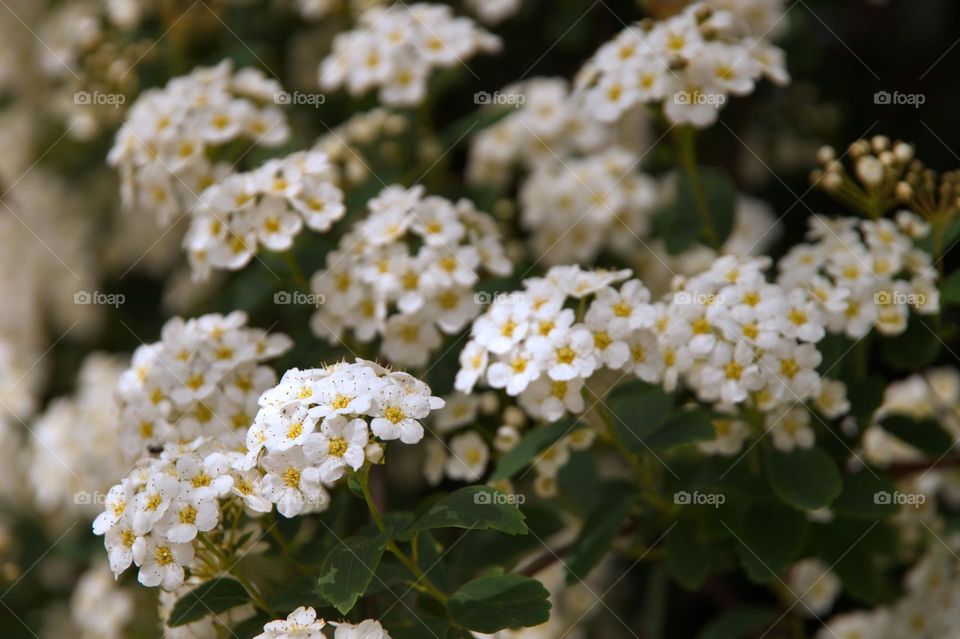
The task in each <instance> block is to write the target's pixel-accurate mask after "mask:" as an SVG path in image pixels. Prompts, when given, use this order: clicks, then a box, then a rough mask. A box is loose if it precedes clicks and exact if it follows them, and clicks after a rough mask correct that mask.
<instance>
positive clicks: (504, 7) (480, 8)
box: [466, 0, 523, 24]
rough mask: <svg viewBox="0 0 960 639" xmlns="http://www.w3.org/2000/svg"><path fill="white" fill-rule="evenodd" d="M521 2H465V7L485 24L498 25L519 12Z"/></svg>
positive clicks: (473, 0)
mask: <svg viewBox="0 0 960 639" xmlns="http://www.w3.org/2000/svg"><path fill="white" fill-rule="evenodd" d="M521 4H523V2H522V0H467V2H466V5H467V7H468V8H469V9H470V11H472V12H473V13H475V14H476V15H477V17H478V18H480V20H482V21H483V22H484V23H486V24H498V23H500V22H503V21H504V20H506V19H507V18H509V17H511V16H513V15H514V14H515V13H517V12H518V11H519V10H520V5H521Z"/></svg>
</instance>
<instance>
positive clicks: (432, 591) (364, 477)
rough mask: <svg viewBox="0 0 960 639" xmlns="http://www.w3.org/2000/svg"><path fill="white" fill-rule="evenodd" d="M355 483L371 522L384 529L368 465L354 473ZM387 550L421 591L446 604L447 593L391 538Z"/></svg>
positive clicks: (379, 528) (381, 530) (381, 529)
mask: <svg viewBox="0 0 960 639" xmlns="http://www.w3.org/2000/svg"><path fill="white" fill-rule="evenodd" d="M356 477H357V483H359V484H360V490H361V491H362V492H363V500H364V501H365V502H366V503H367V509H368V510H369V511H370V516H371V517H372V518H373V523H374V524H376V526H377V529H378V530H380V532H383V531H384V530H385V528H386V527H385V526H384V523H383V515H381V514H380V509H379V508H377V504H376V503H375V502H374V501H373V493H371V492H370V469H369V467H366V468H363V469H362V470H361V471H360V472H358V473H357V474H356ZM387 550H388V551H389V552H390V553H391V554H392V555H393V556H394V557H396V558H397V559H399V560H400V563H402V564H403V565H404V566H406V568H407V570H409V571H410V572H411V573H413V576H414V577H416V578H417V581H416V583H415V584H414V586H416V585H417V584H422V585H423V592H425V593H427V594H429V595H430V596H431V597H433V598H434V599H436V600H437V601H439V602H440V603H441V604H443V605H444V606H446V605H447V595H445V594H444V593H443V592H442V591H441V590H440V589H439V588H437V587H436V586H435V585H434V584H433V582H432V581H430V578H429V577H427V575H426V574H424V572H423V571H422V570H420V566H418V565H417V563H416V562H415V561H414V560H413V559H411V558H410V557H409V556H407V554H406V553H405V552H403V551H402V550H401V549H400V547H399V546H397V544H396V542H394V541H393V540H392V539H391V540H390V541H388V542H387Z"/></svg>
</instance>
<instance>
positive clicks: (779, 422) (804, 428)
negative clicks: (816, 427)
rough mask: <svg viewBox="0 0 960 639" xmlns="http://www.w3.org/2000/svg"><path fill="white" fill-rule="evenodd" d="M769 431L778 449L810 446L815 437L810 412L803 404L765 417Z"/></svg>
mask: <svg viewBox="0 0 960 639" xmlns="http://www.w3.org/2000/svg"><path fill="white" fill-rule="evenodd" d="M765 425H766V428H767V431H768V432H769V433H770V436H771V438H772V439H773V445H774V447H775V448H776V449H777V450H782V451H784V452H789V451H791V450H793V449H795V448H810V447H811V446H813V444H814V441H815V438H814V434H813V429H812V428H810V413H809V412H808V411H807V409H806V408H805V407H803V406H798V407H793V408H789V409H787V410H785V411H783V412H781V413H779V414H778V413H777V412H772V413H769V414H768V415H767V416H766V418H765Z"/></svg>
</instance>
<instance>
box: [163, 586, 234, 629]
mask: <svg viewBox="0 0 960 639" xmlns="http://www.w3.org/2000/svg"><path fill="white" fill-rule="evenodd" d="M249 601H250V596H249V595H248V594H247V591H246V590H245V589H244V587H243V586H242V585H241V584H240V582H239V581H237V580H236V579H231V578H229V577H219V578H217V579H211V580H210V581H207V582H204V583H202V584H200V585H199V586H197V587H196V588H194V589H193V590H191V591H190V592H188V593H187V594H185V595H184V596H182V597H180V599H178V600H177V602H176V603H175V604H173V610H172V611H171V612H170V617H169V619H168V620H167V625H168V626H170V627H171V628H175V627H177V626H182V625H184V624H188V623H191V622H194V621H197V620H198V619H203V618H204V617H206V616H207V615H209V614H217V613H220V612H223V611H224V610H229V609H230V608H233V607H234V606H241V605H243V604H245V603H248V602H249Z"/></svg>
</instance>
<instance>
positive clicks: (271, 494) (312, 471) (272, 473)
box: [260, 448, 330, 517]
mask: <svg viewBox="0 0 960 639" xmlns="http://www.w3.org/2000/svg"><path fill="white" fill-rule="evenodd" d="M260 463H261V465H262V466H263V469H264V470H265V471H266V475H264V477H263V479H262V480H261V484H260V491H261V494H262V495H263V497H264V498H265V499H267V500H269V501H270V502H271V503H273V504H276V506H277V511H278V512H279V513H280V514H281V515H283V516H284V517H296V516H297V515H299V514H300V513H301V512H304V511H306V512H316V511H320V510H326V508H327V507H328V506H329V504H330V496H329V495H328V494H327V491H326V489H325V488H324V487H323V484H322V483H321V476H320V470H319V469H318V468H316V467H313V466H310V465H309V462H308V461H307V459H306V457H305V456H304V453H303V451H302V449H300V448H291V449H289V450H284V451H272V452H269V453H267V454H266V455H265V456H264V457H263V459H262V460H261V462H260Z"/></svg>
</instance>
